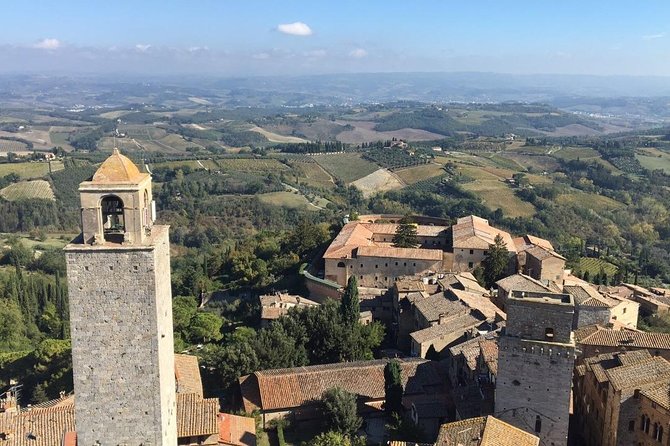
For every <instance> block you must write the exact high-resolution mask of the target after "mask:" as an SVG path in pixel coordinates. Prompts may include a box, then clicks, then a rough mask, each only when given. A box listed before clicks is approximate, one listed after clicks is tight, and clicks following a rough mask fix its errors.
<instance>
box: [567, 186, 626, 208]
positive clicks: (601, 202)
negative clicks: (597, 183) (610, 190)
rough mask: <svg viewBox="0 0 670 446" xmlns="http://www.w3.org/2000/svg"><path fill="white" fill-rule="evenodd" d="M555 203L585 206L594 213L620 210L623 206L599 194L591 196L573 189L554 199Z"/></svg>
mask: <svg viewBox="0 0 670 446" xmlns="http://www.w3.org/2000/svg"><path fill="white" fill-rule="evenodd" d="M556 201H557V202H558V203H560V204H564V205H571V204H574V205H578V206H582V207H584V206H586V207H588V208H590V209H593V210H594V211H596V212H601V211H611V210H614V209H621V208H623V207H624V206H625V205H624V204H622V203H619V202H618V201H616V200H613V199H611V198H609V197H605V196H603V195H599V194H591V193H587V192H582V191H579V190H577V189H574V190H573V191H572V192H570V193H569V194H562V195H559V196H558V197H557V198H556Z"/></svg>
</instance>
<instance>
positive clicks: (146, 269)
mask: <svg viewBox="0 0 670 446" xmlns="http://www.w3.org/2000/svg"><path fill="white" fill-rule="evenodd" d="M79 191H80V194H81V205H82V235H81V236H80V237H78V238H77V239H75V240H74V241H73V242H72V243H70V244H69V245H68V246H67V247H66V248H65V255H66V262H67V278H68V289H69V299H70V323H71V336H72V361H73V372H74V389H75V393H76V395H77V397H76V402H75V420H76V421H75V426H76V431H77V438H78V440H77V441H78V444H80V445H82V446H84V445H85V446H89V445H100V446H108V445H109V446H114V445H119V444H124V445H128V446H131V445H145V446H147V445H156V446H157V445H161V446H175V445H176V444H177V413H176V412H177V403H176V390H175V375H174V370H175V363H174V354H173V352H174V344H173V334H172V295H171V288H170V287H171V285H170V250H169V249H170V246H169V239H168V227H167V226H158V225H154V224H153V222H154V215H153V214H154V212H153V209H152V206H153V202H152V199H151V177H150V176H149V175H148V174H146V173H141V172H140V171H139V170H138V168H137V167H136V166H135V165H134V164H133V163H132V161H130V160H129V159H128V158H126V157H125V156H123V155H121V154H120V153H119V152H118V151H117V150H115V151H114V153H113V154H112V155H111V156H110V157H109V158H108V159H107V160H106V161H105V162H104V163H103V164H102V165H101V167H100V168H99V169H98V171H97V172H96V173H95V175H94V176H93V178H92V179H91V181H85V182H83V183H81V185H80V187H79Z"/></svg>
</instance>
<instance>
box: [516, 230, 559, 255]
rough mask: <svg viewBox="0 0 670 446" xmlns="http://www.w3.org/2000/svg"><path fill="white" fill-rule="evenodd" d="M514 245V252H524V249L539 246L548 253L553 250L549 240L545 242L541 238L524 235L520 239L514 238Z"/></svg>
mask: <svg viewBox="0 0 670 446" xmlns="http://www.w3.org/2000/svg"><path fill="white" fill-rule="evenodd" d="M514 244H515V245H516V250H517V251H518V252H521V251H525V250H526V249H528V248H530V247H532V246H539V247H541V248H544V249H548V250H550V251H553V250H554V246H553V245H552V244H551V242H550V241H549V240H545V239H543V238H540V237H536V236H534V235H530V234H526V235H524V236H521V237H516V238H515V239H514Z"/></svg>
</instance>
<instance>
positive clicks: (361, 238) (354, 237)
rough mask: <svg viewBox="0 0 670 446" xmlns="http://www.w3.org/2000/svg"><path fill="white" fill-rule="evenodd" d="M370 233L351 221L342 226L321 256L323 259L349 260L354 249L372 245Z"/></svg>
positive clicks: (361, 225) (362, 226) (359, 224)
mask: <svg viewBox="0 0 670 446" xmlns="http://www.w3.org/2000/svg"><path fill="white" fill-rule="evenodd" d="M373 244H374V242H373V241H372V231H370V230H369V229H368V228H366V227H365V226H364V225H363V224H361V223H359V222H357V221H352V222H350V223H347V224H346V225H344V227H343V228H342V230H341V231H340V233H339V234H337V237H335V239H334V240H333V241H332V242H331V243H330V246H328V249H326V252H325V254H324V255H323V258H324V259H341V258H351V257H352V251H353V250H354V248H357V247H359V246H369V245H373Z"/></svg>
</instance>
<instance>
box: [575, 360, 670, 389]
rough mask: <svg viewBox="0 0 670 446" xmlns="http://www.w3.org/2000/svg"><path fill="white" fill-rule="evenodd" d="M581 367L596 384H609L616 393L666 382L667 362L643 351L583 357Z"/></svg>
mask: <svg viewBox="0 0 670 446" xmlns="http://www.w3.org/2000/svg"><path fill="white" fill-rule="evenodd" d="M584 365H585V366H586V370H591V371H592V372H593V373H594V375H595V377H596V379H597V380H598V382H601V383H602V382H609V383H610V384H611V385H612V387H613V388H614V389H615V390H617V391H621V390H626V389H642V388H647V387H649V386H651V385H654V386H655V385H658V384H661V383H669V382H670V362H668V361H666V360H665V359H664V358H662V357H660V356H653V357H652V356H651V355H650V354H649V352H648V351H646V350H642V351H633V352H621V353H605V354H602V355H598V356H595V357H593V358H587V359H586V360H585V361H584Z"/></svg>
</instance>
